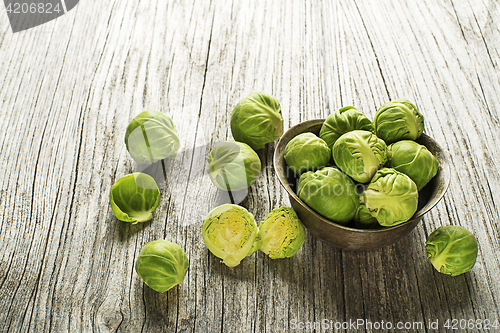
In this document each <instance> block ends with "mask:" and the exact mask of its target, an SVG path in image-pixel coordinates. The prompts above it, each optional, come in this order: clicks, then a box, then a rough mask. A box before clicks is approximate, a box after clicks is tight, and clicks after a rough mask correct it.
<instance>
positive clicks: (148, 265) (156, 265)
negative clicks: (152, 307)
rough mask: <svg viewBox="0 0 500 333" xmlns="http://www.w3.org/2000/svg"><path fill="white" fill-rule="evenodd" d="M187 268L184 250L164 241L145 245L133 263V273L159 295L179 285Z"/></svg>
mask: <svg viewBox="0 0 500 333" xmlns="http://www.w3.org/2000/svg"><path fill="white" fill-rule="evenodd" d="M188 267H189V259H188V257H187V255H186V253H185V252H184V250H183V249H182V248H181V247H180V246H179V245H177V244H175V243H172V242H169V241H168V240H164V239H160V240H156V241H153V242H149V243H148V244H146V246H144V247H143V248H142V250H141V252H140V253H139V257H138V258H137V260H136V262H135V271H136V272H137V274H138V275H139V276H140V277H141V279H142V280H143V281H144V283H146V284H147V285H148V286H149V287H150V288H151V289H153V290H155V291H158V292H160V293H162V292H165V291H167V290H170V289H171V288H173V287H175V286H176V285H178V284H179V283H181V282H182V281H183V280H184V277H185V276H186V272H187V270H188Z"/></svg>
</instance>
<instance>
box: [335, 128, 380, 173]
mask: <svg viewBox="0 0 500 333" xmlns="http://www.w3.org/2000/svg"><path fill="white" fill-rule="evenodd" d="M332 155H333V160H334V161H335V164H336V165H337V166H338V167H339V169H340V170H342V171H344V172H345V173H346V174H347V175H349V176H351V177H352V179H354V180H355V181H357V182H360V183H368V182H369V181H370V180H371V179H372V177H373V175H374V174H375V172H377V170H378V169H379V168H380V167H381V166H383V165H384V164H385V162H386V161H387V146H386V144H385V142H384V141H383V140H382V139H379V138H378V137H377V136H376V135H375V134H373V133H372V132H368V131H362V130H355V131H351V132H348V133H345V134H343V135H342V136H341V137H340V138H338V140H337V141H335V144H334V145H333V149H332Z"/></svg>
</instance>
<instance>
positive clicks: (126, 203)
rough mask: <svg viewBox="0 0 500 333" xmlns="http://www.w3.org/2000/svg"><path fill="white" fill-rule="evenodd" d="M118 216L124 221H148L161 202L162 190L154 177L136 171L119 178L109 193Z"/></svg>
mask: <svg viewBox="0 0 500 333" xmlns="http://www.w3.org/2000/svg"><path fill="white" fill-rule="evenodd" d="M109 203H110V205H111V208H112V210H113V213H114V214H115V216H116V218H117V219H119V220H120V221H124V222H132V224H136V223H138V222H146V221H149V220H151V219H152V218H153V212H154V210H155V209H156V208H157V207H158V205H159V204H160V190H159V189H158V185H156V182H155V180H154V179H153V177H151V176H149V175H147V174H145V173H141V172H135V173H132V174H129V175H126V176H124V177H122V178H120V179H118V180H117V181H116V182H115V183H114V184H113V186H112V187H111V191H110V193H109Z"/></svg>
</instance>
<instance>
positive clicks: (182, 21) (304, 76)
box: [0, 0, 500, 332]
mask: <svg viewBox="0 0 500 333" xmlns="http://www.w3.org/2000/svg"><path fill="white" fill-rule="evenodd" d="M499 9H500V7H499V4H498V2H496V1H489V0H479V1H457V0H442V1H441V0H440V1H430V0H422V1H411V0H403V1H395V0H386V1H381V2H373V1H368V0H360V1H347V0H336V1H321V2H320V1H271V0H258V1H246V0H245V1H229V0H224V1H204V0H194V1H173V0H172V1H170V0H169V1H159V0H156V1H140V2H139V1H135V2H133V1H128V2H126V1H121V2H120V1H110V2H96V1H86V2H81V3H80V4H79V5H78V6H77V7H76V8H75V9H74V10H72V11H70V12H69V13H68V14H66V15H64V16H62V17H60V18H58V19H57V20H54V21H52V22H50V23H48V24H45V25H43V26H40V27H36V28H33V29H30V30H28V31H25V32H20V33H16V34H12V31H11V30H10V27H9V25H8V20H7V16H6V13H5V9H4V8H3V7H2V6H0V82H1V83H2V84H1V86H0V124H3V126H1V127H0V157H1V158H0V174H1V175H2V177H0V212H1V213H0V322H2V323H3V325H2V326H1V328H0V331H9V332H49V331H57V332H66V331H71V332H91V331H99V332H115V331H116V332H214V331H217V332H218V331H220V332H284V331H296V330H294V329H293V325H291V323H292V322H321V321H323V320H331V321H333V322H346V321H347V322H348V321H349V320H354V321H355V320H357V319H366V320H369V321H372V322H380V321H382V320H383V321H385V322H388V321H389V322H392V323H394V325H396V323H397V322H423V323H425V325H427V323H428V322H429V321H435V320H439V322H440V327H439V329H437V330H433V329H429V328H428V327H427V326H424V328H422V330H420V331H422V332H446V331H447V330H446V329H444V327H443V326H442V324H443V323H444V322H445V321H446V320H447V319H490V320H495V319H497V320H500V317H499V315H498V313H499V312H500V287H499V286H500V256H499V255H498V253H499V247H500V246H499V235H500V230H499V226H498V222H499V205H500V190H499V189H498V186H497V184H498V183H500V175H499V173H498V170H499V167H500V157H499V156H500V135H499V134H498V133H499V125H500V124H499V119H500V115H499V112H500V104H499V102H498V101H499V97H500V85H499V83H500V74H499V71H498V67H499V66H500V54H499V51H498V50H499V49H500V31H499V26H498V22H500V11H499ZM256 90H263V91H266V92H268V93H271V94H273V95H275V96H276V97H277V98H278V99H279V101H280V103H281V107H282V112H283V116H284V119H285V128H289V127H291V126H293V125H295V124H297V123H299V122H301V121H303V120H308V119H315V118H323V117H326V116H327V115H328V114H329V113H330V112H332V111H334V110H335V109H337V108H340V107H342V106H347V105H353V106H355V107H357V108H358V109H359V110H361V111H363V112H364V113H365V114H366V115H368V116H369V117H370V118H373V116H374V114H375V112H376V110H377V108H378V107H379V106H380V105H381V104H383V103H384V102H387V101H389V100H391V99H395V98H402V97H406V98H408V99H410V100H412V101H414V102H415V104H416V105H417V106H418V108H419V109H420V111H421V112H422V113H423V114H424V116H425V119H426V129H425V131H426V133H427V134H429V135H430V136H431V137H433V138H435V139H436V141H437V142H438V143H439V144H440V145H441V146H442V147H443V148H444V149H445V150H446V151H447V152H448V155H449V159H450V161H451V165H452V169H451V173H452V181H451V184H450V187H449V189H448V192H447V194H446V195H445V197H444V199H443V200H442V201H441V202H440V203H438V205H437V206H436V207H435V208H434V209H433V210H432V211H431V212H430V213H429V214H428V215H427V216H426V217H425V218H424V220H423V222H422V223H421V224H420V225H419V226H418V227H417V228H416V229H415V230H414V231H413V232H412V233H411V234H410V235H409V236H408V237H406V238H405V239H404V240H401V241H399V242H397V243H396V244H394V245H392V246H389V247H386V248H382V249H379V250H376V251H371V252H361V253H358V252H347V251H342V250H338V249H335V248H334V247H332V246H330V245H328V244H326V243H323V242H321V241H319V240H318V239H316V238H315V237H313V236H312V235H310V234H308V235H307V237H306V242H305V245H304V246H303V248H302V249H301V251H300V252H299V253H298V254H297V255H295V256H294V257H292V258H289V259H286V260H271V259H269V258H267V257H266V256H265V255H264V254H263V253H262V252H258V253H256V254H254V255H252V256H251V257H248V258H246V259H245V260H244V261H243V262H242V263H241V265H239V266H238V267H236V268H233V269H229V268H227V267H225V266H224V265H223V264H221V263H220V260H219V259H217V258H215V257H214V256H213V255H211V254H210V253H209V252H208V250H207V249H206V247H205V245H204V243H203V239H202V236H201V225H202V222H203V218H204V216H205V215H206V214H207V213H208V211H209V210H210V209H212V208H213V207H215V206H216V205H217V204H218V203H220V202H222V201H223V200H224V198H223V194H222V193H220V192H219V191H217V189H216V188H215V187H214V186H213V185H212V184H211V182H210V179H209V178H208V176H207V174H206V172H205V168H206V157H207V154H208V151H209V149H210V148H211V147H212V146H213V145H214V144H215V143H216V142H219V141H224V140H230V139H232V136H231V132H230V129H229V119H230V114H231V111H232V109H233V107H234V106H235V105H236V104H237V102H238V101H239V100H240V99H241V98H243V97H244V96H246V95H247V94H249V93H250V92H252V91H256ZM148 109H154V110H159V111H162V112H164V113H166V114H168V115H169V116H171V117H172V119H173V121H174V122H175V124H176V127H177V131H178V133H179V136H180V138H181V150H180V152H179V154H178V156H177V157H176V159H175V160H174V161H170V162H169V163H167V165H165V168H166V180H165V179H162V181H161V182H160V187H161V194H162V200H161V203H160V206H159V208H158V209H157V210H156V211H155V213H154V218H153V220H151V221H150V222H147V223H143V224H141V225H130V224H127V223H122V222H120V221H117V220H116V218H115V217H114V216H113V213H112V211H111V209H110V207H109V203H108V195H109V190H110V188H111V186H112V184H113V183H114V181H115V180H117V179H118V178H119V177H121V176H124V175H126V174H128V173H130V172H133V171H137V170H142V169H141V168H143V167H142V166H138V165H136V164H135V163H134V162H133V160H132V159H131V157H130V156H129V155H128V152H127V151H126V148H125V145H124V134H125V129H126V126H127V124H128V122H129V121H130V120H131V119H132V118H133V117H134V116H135V115H137V114H138V113H140V112H141V111H144V110H148ZM274 147H275V143H271V144H269V145H267V146H266V148H265V149H263V150H261V151H259V152H258V153H259V156H260V158H261V161H262V165H263V166H262V173H261V175H260V177H259V178H258V180H257V182H256V183H255V184H254V185H253V186H252V187H251V188H250V189H249V193H248V196H247V198H246V199H245V200H244V201H243V202H242V203H241V204H242V205H243V206H245V207H246V208H247V209H249V210H250V211H251V212H252V213H253V214H254V215H255V217H256V219H257V220H258V221H261V220H263V219H264V218H265V215H266V213H268V212H270V211H271V210H272V209H273V208H277V207H279V206H282V205H286V206H288V205H289V201H288V197H287V195H286V193H285V191H284V190H283V189H282V188H281V186H280V185H279V182H278V179H277V177H276V176H275V173H274V171H273V169H272V155H273V151H274ZM447 224H453V225H461V226H463V227H465V228H467V229H469V230H471V231H473V232H474V234H475V236H476V237H477V240H478V242H479V257H478V261H477V263H476V266H475V267H474V269H473V270H472V271H470V272H469V273H467V274H463V275H460V276H458V277H454V278H452V277H448V276H445V275H441V274H439V273H438V272H436V271H435V270H434V269H433V267H432V266H431V265H430V263H429V262H428V261H427V259H426V257H425V249H424V243H425V240H426V237H427V235H429V234H430V233H431V232H432V231H433V230H434V229H435V228H437V227H438V226H441V225H447ZM161 238H166V239H168V240H170V241H173V242H176V243H178V244H179V245H180V246H181V247H182V248H184V249H185V251H186V253H187V255H188V257H189V258H190V268H189V271H188V274H187V275H186V278H185V280H184V282H182V283H181V284H180V285H179V286H178V287H175V288H174V289H172V290H170V291H169V292H167V293H162V294H160V293H156V292H154V291H152V290H151V289H149V288H148V287H147V286H145V285H144V284H143V283H142V281H141V280H140V278H139V277H138V276H137V274H136V273H135V270H134V263H135V260H136V258H137V256H138V253H139V251H140V250H141V248H142V247H143V246H144V245H146V244H147V243H148V242H150V241H153V240H156V239H161ZM298 331H316V332H319V331H323V330H322V329H320V328H317V329H304V330H298ZM332 331H338V332H357V331H366V332H376V331H377V330H376V329H373V328H366V329H365V328H363V329H362V330H354V329H351V328H348V329H334V330H332ZM401 331H408V332H413V331H417V330H412V329H407V330H401ZM469 331H471V332H487V330H484V329H472V330H469ZM488 332H491V330H490V331H488Z"/></svg>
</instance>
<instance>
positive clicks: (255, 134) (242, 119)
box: [231, 92, 283, 150]
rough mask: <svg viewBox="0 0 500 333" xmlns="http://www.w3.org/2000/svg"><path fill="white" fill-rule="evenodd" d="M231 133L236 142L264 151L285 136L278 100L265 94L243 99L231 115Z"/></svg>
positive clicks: (253, 94)
mask: <svg viewBox="0 0 500 333" xmlns="http://www.w3.org/2000/svg"><path fill="white" fill-rule="evenodd" d="M231 132H232V134H233V137H234V139H235V140H236V141H239V142H244V143H246V144H247V145H249V146H250V147H252V148H253V149H255V150H258V149H262V148H264V146H265V145H266V143H268V142H272V141H274V140H276V139H277V138H279V137H280V136H281V135H282V134H283V117H282V116H281V107H280V103H279V102H278V100H277V99H276V98H275V97H273V96H271V95H268V94H266V93H264V92H254V93H251V94H250V95H248V96H247V97H245V98H243V99H242V100H241V101H240V102H239V103H238V104H237V105H236V107H235V108H234V110H233V113H232V114H231Z"/></svg>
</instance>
